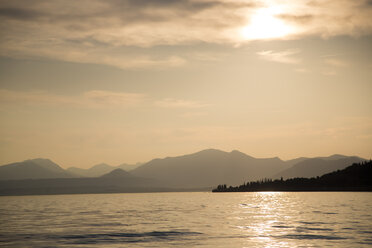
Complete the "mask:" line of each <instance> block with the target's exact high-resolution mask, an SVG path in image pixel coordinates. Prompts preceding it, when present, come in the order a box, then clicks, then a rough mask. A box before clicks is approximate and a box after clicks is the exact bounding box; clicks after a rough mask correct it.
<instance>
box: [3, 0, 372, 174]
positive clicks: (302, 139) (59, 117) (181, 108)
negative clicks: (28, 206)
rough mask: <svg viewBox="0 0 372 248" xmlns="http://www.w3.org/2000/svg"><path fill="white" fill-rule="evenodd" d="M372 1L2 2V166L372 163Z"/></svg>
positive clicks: (185, 0)
mask: <svg viewBox="0 0 372 248" xmlns="http://www.w3.org/2000/svg"><path fill="white" fill-rule="evenodd" d="M371 16H372V1H371V0H355V1H350V0H298V1H289V0H261V1H249V0H245V1H243V0H89V1H86V0H80V1H73V0H12V1H6V0H0V164H6V163H12V162H16V161H22V160H26V159H32V158H38V157H42V158H49V159H52V160H53V161H54V162H57V163H58V164H60V165H61V166H62V167H70V166H76V167H82V168H88V167H91V166H92V165H94V164H97V163H101V162H105V163H108V164H111V165H119V164H121V163H136V162H146V161H149V160H151V159H153V158H162V157H167V156H178V155H183V154H188V153H193V152H197V151H199V150H203V149H207V148H216V149H221V150H224V151H231V150H239V151H241V152H244V153H246V154H248V155H250V156H253V157H276V156H278V157H280V158H281V159H291V158H296V157H301V156H305V157H315V156H328V155H332V154H344V155H356V156H360V157H363V158H367V159H369V158H371V155H372V154H371V151H372V97H371V93H372V22H371Z"/></svg>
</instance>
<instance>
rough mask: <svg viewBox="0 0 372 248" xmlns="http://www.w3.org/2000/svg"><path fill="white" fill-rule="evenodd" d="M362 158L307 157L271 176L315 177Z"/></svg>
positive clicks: (335, 156)
mask: <svg viewBox="0 0 372 248" xmlns="http://www.w3.org/2000/svg"><path fill="white" fill-rule="evenodd" d="M364 160H365V159H362V158H359V157H346V156H343V155H332V156H329V157H318V158H309V159H305V160H303V161H300V162H298V163H296V164H294V165H293V166H292V167H290V168H288V169H286V170H283V171H281V172H279V173H277V174H275V175H274V176H272V178H281V177H283V178H284V179H287V178H292V177H316V176H321V175H323V174H325V173H328V172H331V171H335V170H341V169H344V168H346V167H347V166H349V165H350V164H353V163H359V162H362V161H364Z"/></svg>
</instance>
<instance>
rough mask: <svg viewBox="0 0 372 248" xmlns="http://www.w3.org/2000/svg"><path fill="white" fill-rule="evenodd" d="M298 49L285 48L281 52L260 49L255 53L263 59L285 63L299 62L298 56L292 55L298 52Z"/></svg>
mask: <svg viewBox="0 0 372 248" xmlns="http://www.w3.org/2000/svg"><path fill="white" fill-rule="evenodd" d="M299 52H300V50H297V49H293V50H285V51H281V52H273V51H262V52H258V53H257V54H258V55H259V56H260V57H261V58H262V59H265V60H268V61H273V62H279V63H285V64H298V63H300V62H301V60H300V59H299V58H295V57H293V55H295V54H298V53H299Z"/></svg>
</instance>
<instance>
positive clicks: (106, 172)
mask: <svg viewBox="0 0 372 248" xmlns="http://www.w3.org/2000/svg"><path fill="white" fill-rule="evenodd" d="M364 160H365V159H362V158H359V157H355V156H352V157H349V156H343V155H332V156H329V157H317V158H304V157H301V158H297V159H292V160H287V161H283V160H281V159H279V158H278V157H274V158H254V157H251V156H249V155H246V154H244V153H242V152H239V151H236V150H234V151H232V152H225V151H221V150H216V149H207V150H203V151H200V152H197V153H193V154H188V155H183V156H177V157H167V158H163V159H153V160H151V161H149V162H147V163H144V164H142V165H126V164H124V165H120V166H110V165H107V164H99V165H95V166H93V167H92V168H90V169H81V168H76V167H70V168H68V169H66V170H65V169H63V168H61V167H60V166H59V165H57V164H55V163H54V162H52V161H51V160H49V159H40V158H39V159H32V160H26V161H23V162H17V163H12V164H8V165H3V166H0V181H4V180H6V181H8V183H9V181H10V180H23V184H24V183H25V181H30V180H29V179H33V180H34V181H35V179H40V180H44V182H46V181H48V180H49V181H48V183H49V184H50V185H53V183H52V181H53V180H54V181H56V180H57V179H58V180H57V181H58V183H57V185H59V184H62V183H66V184H67V185H70V186H71V185H74V184H75V185H85V186H84V187H91V186H92V185H93V184H94V183H96V185H100V184H102V183H103V182H105V183H103V184H104V185H105V187H106V186H107V185H111V186H112V187H116V186H115V185H119V186H120V187H119V188H121V189H122V187H124V186H125V187H131V188H133V187H140V186H141V183H144V185H145V186H146V187H147V188H149V187H150V188H151V187H158V188H173V189H177V188H178V189H180V188H182V189H195V188H212V187H213V186H215V185H218V184H221V183H223V184H229V185H239V184H242V183H244V182H247V181H253V180H258V179H262V178H273V179H275V178H281V177H282V178H289V177H315V176H321V175H323V174H325V173H329V172H332V171H334V170H338V169H343V168H345V167H347V166H349V165H350V164H353V163H359V162H361V161H364ZM122 168H134V169H132V170H131V171H126V170H122ZM47 179H48V180H47ZM113 179H115V180H113ZM45 180H46V181H45ZM95 180H96V181H95ZM120 180H121V181H122V182H120ZM36 181H38V180H36ZM109 181H112V182H111V183H109ZM97 182H98V184H97ZM124 182H125V183H124ZM145 182H146V183H145ZM28 183H30V182H28ZM81 183H82V184H81ZM13 184H14V183H13ZM34 184H35V182H34ZM1 185H2V186H1V187H5V186H4V185H5V184H4V183H3V184H1ZM113 185H114V186H113ZM39 186H40V185H39ZM1 187H0V188H1ZM58 187H59V186H58ZM61 187H62V186H61Z"/></svg>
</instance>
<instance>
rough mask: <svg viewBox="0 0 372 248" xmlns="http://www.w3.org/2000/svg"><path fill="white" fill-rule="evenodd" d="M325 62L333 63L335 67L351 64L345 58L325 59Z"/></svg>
mask: <svg viewBox="0 0 372 248" xmlns="http://www.w3.org/2000/svg"><path fill="white" fill-rule="evenodd" d="M324 62H325V63H326V64H327V65H331V66H335V67H348V66H349V63H348V62H346V61H344V60H341V59H334V58H332V59H325V60H324Z"/></svg>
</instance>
